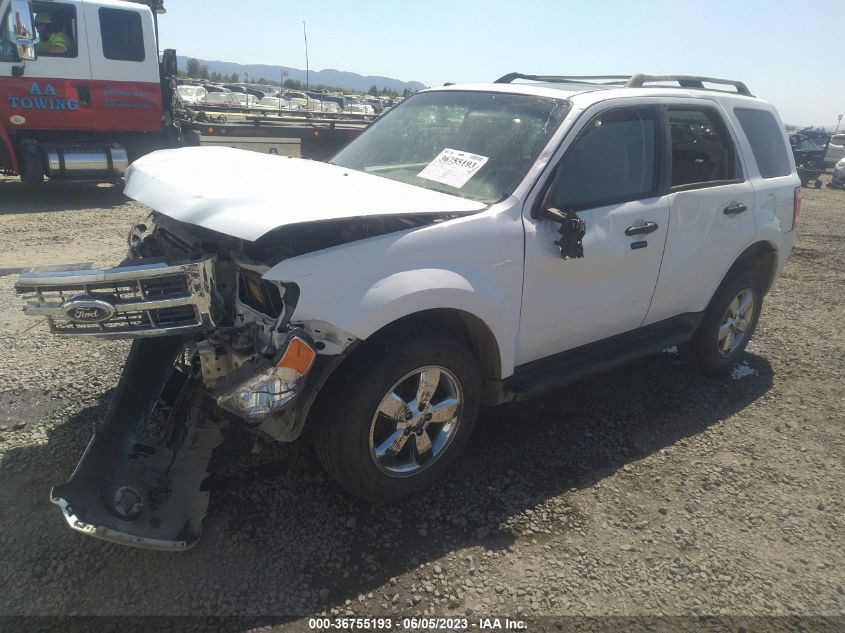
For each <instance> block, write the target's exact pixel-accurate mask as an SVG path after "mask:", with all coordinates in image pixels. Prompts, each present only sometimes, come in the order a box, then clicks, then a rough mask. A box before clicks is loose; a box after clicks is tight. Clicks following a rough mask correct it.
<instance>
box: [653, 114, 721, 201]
mask: <svg viewBox="0 0 845 633" xmlns="http://www.w3.org/2000/svg"><path fill="white" fill-rule="evenodd" d="M668 117H669V134H670V136H671V139H672V186H673V187H679V186H687V185H702V186H703V185H708V184H715V183H719V182H724V181H732V180H736V178H737V170H736V152H735V150H734V146H733V143H732V142H731V139H730V136H729V135H728V133H727V129H726V128H725V125H724V123H723V122H722V120H721V117H719V115H718V114H716V113H715V112H714V111H712V110H709V109H698V108H672V107H670V108H669V112H668Z"/></svg>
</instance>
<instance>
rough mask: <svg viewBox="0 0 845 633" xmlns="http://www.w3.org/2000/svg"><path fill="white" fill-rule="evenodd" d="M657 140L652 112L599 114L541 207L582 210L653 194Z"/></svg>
mask: <svg viewBox="0 0 845 633" xmlns="http://www.w3.org/2000/svg"><path fill="white" fill-rule="evenodd" d="M656 135H657V117H656V111H655V110H654V109H653V108H619V109H615V110H611V111H609V112H605V113H603V114H600V115H598V116H597V117H596V118H594V119H593V120H591V121H590V122H589V123H588V124H587V126H586V127H585V128H584V130H583V131H582V132H581V134H580V135H579V137H578V138H577V139H575V142H574V143H573V145H572V147H571V148H570V149H569V150H568V151H567V153H566V156H564V157H563V160H561V162H560V164H559V165H558V169H557V178H556V180H555V182H554V183H553V184H552V188H551V189H550V190H549V193H548V195H547V197H546V199H545V203H544V204H545V205H546V206H549V207H556V208H558V209H572V208H574V209H585V208H589V207H598V206H603V205H605V204H610V203H613V202H621V201H624V200H634V199H637V198H642V197H646V196H648V195H651V194H653V192H655V191H656V189H657V182H656V177H655V174H656V173H657V171H656V151H655V147H656V145H657V143H656Z"/></svg>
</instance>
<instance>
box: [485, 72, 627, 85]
mask: <svg viewBox="0 0 845 633" xmlns="http://www.w3.org/2000/svg"><path fill="white" fill-rule="evenodd" d="M630 78H631V75H524V74H522V73H508V74H507V75H505V76H503V77H499V78H498V79H497V80H496V81H494V82H493V83H497V84H509V83H511V82H512V81H513V80H514V79H528V80H529V81H543V82H546V83H564V84H568V83H594V82H592V81H590V80H591V79H600V80H614V81H612V83H622V82H623V81H627V80H628V79H630Z"/></svg>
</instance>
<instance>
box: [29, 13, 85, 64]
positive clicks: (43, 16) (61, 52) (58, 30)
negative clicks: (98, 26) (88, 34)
mask: <svg viewBox="0 0 845 633" xmlns="http://www.w3.org/2000/svg"><path fill="white" fill-rule="evenodd" d="M32 9H33V11H34V12H35V28H37V29H38V37H39V38H40V40H41V41H40V42H38V44H37V45H36V47H35V51H36V53H38V56H39V57H41V56H44V57H76V55H77V43H78V42H79V39H78V38H77V22H76V7H74V6H73V5H71V4H63V3H60V2H35V3H33V5H32Z"/></svg>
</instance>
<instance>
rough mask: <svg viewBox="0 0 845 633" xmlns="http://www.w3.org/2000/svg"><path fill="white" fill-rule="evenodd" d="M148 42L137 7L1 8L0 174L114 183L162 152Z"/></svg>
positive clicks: (42, 4) (109, 1) (149, 27)
mask: <svg viewBox="0 0 845 633" xmlns="http://www.w3.org/2000/svg"><path fill="white" fill-rule="evenodd" d="M154 6H159V7H160V3H158V5H154ZM156 35H157V33H156V22H155V14H154V13H153V11H152V10H151V8H150V6H149V5H148V4H142V3H140V2H125V1H119V0H30V1H27V0H0V94H2V97H0V171H2V172H3V173H5V174H7V175H16V174H20V175H21V177H22V179H23V180H24V181H25V182H30V183H36V182H40V181H41V180H43V178H44V176H47V177H49V178H50V179H69V180H79V179H100V180H102V179H104V178H109V177H114V178H117V177H120V176H122V175H123V172H124V171H125V170H126V167H127V165H128V164H129V162H130V161H131V160H134V158H137V157H138V156H140V155H143V154H144V153H146V152H148V151H150V150H151V149H154V148H157V147H162V146H164V144H163V143H162V134H163V130H164V129H165V127H166V125H165V113H166V110H167V109H168V108H167V106H165V105H164V100H163V99H162V94H163V90H162V81H161V73H160V69H159V58H158V47H157V42H156V39H157V37H156ZM165 92H166V91H165Z"/></svg>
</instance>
